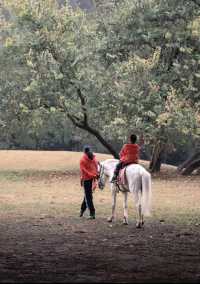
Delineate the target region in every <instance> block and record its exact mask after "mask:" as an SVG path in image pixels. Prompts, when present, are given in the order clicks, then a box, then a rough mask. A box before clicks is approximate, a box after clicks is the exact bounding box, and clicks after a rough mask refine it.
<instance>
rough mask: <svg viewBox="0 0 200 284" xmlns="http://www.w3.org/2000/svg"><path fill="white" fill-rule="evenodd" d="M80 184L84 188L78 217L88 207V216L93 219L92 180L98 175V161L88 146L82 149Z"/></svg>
mask: <svg viewBox="0 0 200 284" xmlns="http://www.w3.org/2000/svg"><path fill="white" fill-rule="evenodd" d="M80 174H81V186H83V188H84V193H85V195H84V199H83V202H82V205H81V211H80V217H82V216H83V213H84V212H85V210H86V209H87V208H88V209H89V211H90V218H89V219H95V208H94V204H93V195H92V192H93V182H94V180H95V179H96V178H97V176H98V162H97V160H96V157H95V155H94V154H93V153H92V151H91V149H90V147H89V146H86V147H85V149H84V154H83V156H82V158H81V160H80Z"/></svg>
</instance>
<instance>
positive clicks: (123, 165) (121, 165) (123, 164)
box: [114, 161, 131, 178]
mask: <svg viewBox="0 0 200 284" xmlns="http://www.w3.org/2000/svg"><path fill="white" fill-rule="evenodd" d="M130 164H131V163H124V162H121V161H120V162H119V163H118V164H117V165H116V168H115V171H114V176H115V177H116V178H117V177H118V175H119V171H120V170H121V169H123V168H124V167H125V166H128V165H130Z"/></svg>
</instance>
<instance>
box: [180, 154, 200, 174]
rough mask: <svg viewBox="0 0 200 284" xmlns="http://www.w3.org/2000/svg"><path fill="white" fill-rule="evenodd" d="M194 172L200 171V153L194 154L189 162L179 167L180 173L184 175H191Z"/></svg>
mask: <svg viewBox="0 0 200 284" xmlns="http://www.w3.org/2000/svg"><path fill="white" fill-rule="evenodd" d="M194 170H197V171H198V170H200V152H196V153H194V154H193V155H192V156H191V157H190V158H189V159H188V160H186V161H185V162H184V163H183V164H182V165H181V166H180V167H178V171H179V172H180V173H181V174H182V175H190V174H192V172H193V171H194Z"/></svg>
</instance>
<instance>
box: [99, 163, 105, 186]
mask: <svg viewBox="0 0 200 284" xmlns="http://www.w3.org/2000/svg"><path fill="white" fill-rule="evenodd" d="M98 173H99V179H98V186H99V189H101V190H103V189H104V187H105V168H104V165H103V164H102V163H99V164H98Z"/></svg>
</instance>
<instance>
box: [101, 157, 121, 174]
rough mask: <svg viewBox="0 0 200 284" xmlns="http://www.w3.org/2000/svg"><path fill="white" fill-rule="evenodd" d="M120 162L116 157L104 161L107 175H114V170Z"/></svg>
mask: <svg viewBox="0 0 200 284" xmlns="http://www.w3.org/2000/svg"><path fill="white" fill-rule="evenodd" d="M118 162H119V160H116V159H109V160H106V161H105V162H104V169H105V173H106V175H108V176H111V175H113V172H114V170H115V168H116V165H117V163H118Z"/></svg>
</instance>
